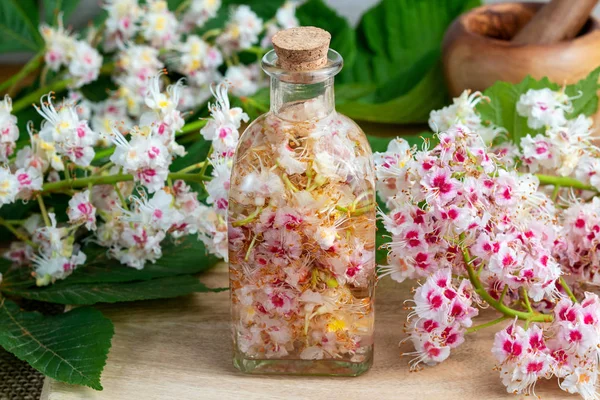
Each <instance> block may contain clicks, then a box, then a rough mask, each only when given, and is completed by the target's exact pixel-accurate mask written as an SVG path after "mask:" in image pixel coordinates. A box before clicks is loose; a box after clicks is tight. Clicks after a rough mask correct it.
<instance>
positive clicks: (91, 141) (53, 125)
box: [36, 94, 98, 167]
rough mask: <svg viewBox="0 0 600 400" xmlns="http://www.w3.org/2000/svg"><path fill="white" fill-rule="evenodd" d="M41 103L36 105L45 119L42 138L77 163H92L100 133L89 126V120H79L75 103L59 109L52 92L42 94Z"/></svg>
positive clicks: (85, 164)
mask: <svg viewBox="0 0 600 400" xmlns="http://www.w3.org/2000/svg"><path fill="white" fill-rule="evenodd" d="M44 98H45V99H46V100H44ZM41 103H42V105H41V107H37V106H36V110H37V112H38V113H39V114H40V115H41V116H42V117H44V119H45V121H44V123H43V124H42V129H41V130H40V139H42V140H43V141H44V142H47V143H50V144H54V145H55V146H56V151H57V152H58V153H59V154H63V155H66V156H67V157H69V158H70V159H71V161H73V162H74V163H75V164H77V165H80V166H82V167H86V166H88V165H90V162H91V161H92V159H93V158H94V154H95V152H94V149H93V147H92V146H94V145H95V144H96V142H97V141H98V134H97V133H96V132H94V131H92V130H91V129H90V128H89V126H88V124H87V121H80V120H79V116H78V115H77V112H76V110H75V106H74V105H72V104H66V103H63V104H62V105H61V106H60V107H59V109H58V110H57V109H56V108H55V107H54V105H53V104H52V98H51V95H50V94H48V95H45V96H42V99H41ZM52 150H54V149H52Z"/></svg>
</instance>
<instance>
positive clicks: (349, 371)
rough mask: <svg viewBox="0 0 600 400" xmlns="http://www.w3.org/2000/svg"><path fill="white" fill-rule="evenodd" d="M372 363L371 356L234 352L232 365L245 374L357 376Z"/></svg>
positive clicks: (365, 370)
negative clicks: (298, 357)
mask: <svg viewBox="0 0 600 400" xmlns="http://www.w3.org/2000/svg"><path fill="white" fill-rule="evenodd" d="M372 364H373V357H372V356H370V357H369V358H368V359H366V360H365V361H361V362H350V361H339V360H291V359H287V360H286V359H279V360H273V359H253V358H245V357H244V356H243V355H241V354H239V353H236V354H235V355H234V357H233V365H234V366H235V367H236V368H237V369H239V370H240V371H242V372H243V373H246V374H257V375H260V374H263V375H264V374H270V375H305V376H359V375H362V374H363V373H365V372H367V371H368V370H369V368H371V365H372Z"/></svg>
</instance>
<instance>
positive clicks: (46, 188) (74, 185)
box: [40, 172, 210, 194]
mask: <svg viewBox="0 0 600 400" xmlns="http://www.w3.org/2000/svg"><path fill="white" fill-rule="evenodd" d="M169 178H170V179H174V180H175V179H183V180H184V181H186V182H203V181H205V180H207V179H210V178H208V177H206V176H203V175H201V174H185V173H180V172H174V173H171V174H169ZM132 180H133V175H131V174H117V175H105V176H90V177H87V178H77V179H72V180H70V181H67V180H62V181H58V182H49V183H45V184H44V185H43V186H42V191H41V192H40V193H41V194H47V193H50V192H60V191H63V190H67V189H81V188H84V187H87V186H88V185H92V186H95V185H114V184H115V183H119V182H126V181H132Z"/></svg>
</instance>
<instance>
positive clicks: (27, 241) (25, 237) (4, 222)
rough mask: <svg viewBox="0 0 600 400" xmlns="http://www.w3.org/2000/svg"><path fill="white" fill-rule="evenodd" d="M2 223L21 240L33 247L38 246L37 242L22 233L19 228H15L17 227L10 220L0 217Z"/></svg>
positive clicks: (0, 223)
mask: <svg viewBox="0 0 600 400" xmlns="http://www.w3.org/2000/svg"><path fill="white" fill-rule="evenodd" d="M0 225H2V226H4V227H5V228H6V229H8V230H9V231H10V232H11V233H12V234H13V235H15V237H16V238H17V239H19V240H21V241H22V242H25V243H27V244H28V245H30V246H31V247H33V248H35V247H36V245H35V243H33V242H32V241H31V240H30V239H29V238H28V237H27V236H26V235H24V234H22V233H21V232H19V231H18V230H17V229H15V227H14V226H12V225H11V224H10V221H6V220H4V219H2V218H0Z"/></svg>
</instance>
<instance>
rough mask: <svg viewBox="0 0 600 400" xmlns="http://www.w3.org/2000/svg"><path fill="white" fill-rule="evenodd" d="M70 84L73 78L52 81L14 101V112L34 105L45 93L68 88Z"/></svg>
mask: <svg viewBox="0 0 600 400" xmlns="http://www.w3.org/2000/svg"><path fill="white" fill-rule="evenodd" d="M69 84H71V79H63V80H61V81H56V82H54V83H51V84H50V85H48V86H44V87H41V88H39V89H38V90H36V91H34V92H32V93H29V94H28V95H26V96H24V97H23V98H21V99H19V100H18V101H15V102H14V103H13V113H14V114H16V113H17V112H19V111H21V110H22V109H24V108H25V107H28V106H30V105H32V104H33V103H36V102H38V101H40V97H42V96H43V95H45V94H47V93H49V92H52V91H54V92H60V91H62V90H64V89H66V88H67V87H68V86H69Z"/></svg>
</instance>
